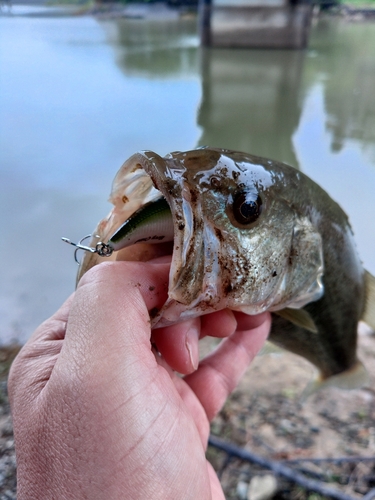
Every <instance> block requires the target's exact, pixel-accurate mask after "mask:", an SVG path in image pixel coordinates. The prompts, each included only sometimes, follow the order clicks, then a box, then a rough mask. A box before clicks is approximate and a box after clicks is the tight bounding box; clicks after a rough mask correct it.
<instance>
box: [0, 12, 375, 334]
mask: <svg viewBox="0 0 375 500" xmlns="http://www.w3.org/2000/svg"><path fill="white" fill-rule="evenodd" d="M17 9H18V10H17ZM27 13H29V14H30V11H27V8H25V7H22V9H21V7H18V8H17V7H13V9H12V11H11V15H8V13H5V14H6V15H4V16H3V17H0V67H1V71H0V89H1V90H0V151H1V153H0V162H1V166H0V204H1V220H2V228H3V243H2V245H1V249H0V252H1V259H0V262H1V264H0V265H1V271H0V275H1V283H2V286H1V290H0V342H3V343H6V342H9V341H10V340H14V339H17V340H19V341H24V340H25V339H27V337H28V336H29V335H30V333H31V332H32V330H33V329H34V328H35V326H36V325H38V324H39V323H40V322H41V321H42V320H43V319H45V318H46V317H47V316H48V315H50V314H51V313H52V312H53V311H54V310H55V309H56V308H57V307H58V306H59V305H60V304H61V302H62V301H63V300H64V299H65V298H66V297H67V296H68V295H69V294H70V293H71V292H72V291H73V289H74V280H75V272H76V265H75V263H74V260H73V251H72V247H69V246H68V245H64V244H63V243H62V242H61V240H60V238H61V236H67V237H69V238H71V239H73V240H78V239H80V238H81V237H82V236H84V235H85V234H87V233H89V232H90V231H91V230H92V229H93V227H94V226H95V224H96V222H97V221H98V220H99V219H100V218H102V217H103V216H104V215H105V214H106V213H107V212H108V211H109V209H110V205H109V204H108V202H107V201H106V200H107V197H108V194H109V191H110V185H111V181H112V178H113V176H114V174H115V172H116V171H117V169H118V168H119V167H120V165H121V164H122V162H123V161H124V160H125V159H126V158H127V157H129V156H130V155H131V154H132V153H134V152H135V151H137V150H138V149H152V150H155V151H156V152H158V153H159V154H166V153H168V152H169V151H173V150H186V149H191V148H194V147H195V146H197V145H211V146H216V147H225V148H233V149H239V150H243V151H247V152H251V153H254V154H258V155H262V156H267V157H270V158H274V159H278V160H281V161H285V162H287V163H289V164H291V165H293V166H295V167H298V168H300V169H301V170H302V171H304V172H305V173H307V174H308V175H310V176H311V177H312V178H313V179H314V180H316V181H317V182H319V183H320V184H321V185H322V186H323V187H324V188H325V189H327V191H328V192H329V193H330V194H331V195H332V197H333V198H334V199H335V200H337V201H338V202H339V203H340V204H341V205H342V206H343V208H344V209H345V210H346V212H347V213H348V214H349V216H350V218H351V220H352V225H353V228H354V231H355V234H356V240H357V244H358V247H359V252H360V255H361V258H362V260H363V261H364V263H365V266H366V267H367V268H368V269H369V270H370V271H371V272H372V273H375V253H374V248H375V229H374V225H375V224H374V216H375V94H374V88H375V24H370V23H368V24H367V23H361V24H359V23H358V24H357V23H352V24H349V23H344V22H341V21H339V20H332V19H322V20H320V21H319V22H315V24H314V26H313V30H312V36H311V39H310V45H309V49H308V50H306V51H259V50H223V49H214V50H208V49H205V50H201V49H200V48H199V41H198V37H197V34H196V23H195V20H194V19H185V20H181V19H180V20H178V19H169V20H160V19H159V20H139V19H134V20H124V19H122V20H97V19H95V18H93V17H89V16H72V17H69V16H67V17H53V16H47V15H45V11H43V12H39V11H38V8H37V7H34V8H33V12H31V14H32V15H26V14H27ZM17 14H22V15H17ZM38 14H43V15H38Z"/></svg>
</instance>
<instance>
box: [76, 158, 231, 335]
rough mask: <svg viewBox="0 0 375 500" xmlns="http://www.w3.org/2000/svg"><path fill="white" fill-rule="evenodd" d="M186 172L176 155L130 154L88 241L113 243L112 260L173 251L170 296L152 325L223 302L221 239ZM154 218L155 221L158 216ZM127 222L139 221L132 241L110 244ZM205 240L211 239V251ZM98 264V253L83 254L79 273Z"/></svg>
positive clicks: (148, 257)
mask: <svg viewBox="0 0 375 500" xmlns="http://www.w3.org/2000/svg"><path fill="white" fill-rule="evenodd" d="M172 155H173V156H172ZM185 174H186V166H185V163H184V161H183V159H182V161H178V160H176V157H175V154H171V155H168V156H167V157H165V158H162V157H161V156H159V155H157V154H156V153H154V152H152V151H142V152H138V153H136V154H134V155H133V156H132V157H130V158H129V159H128V160H127V161H126V162H125V163H124V164H123V165H122V167H121V168H120V170H119V171H118V173H117V174H116V176H115V178H114V181H113V184H112V191H111V195H110V198H109V201H110V202H111V203H113V205H114V207H113V209H112V211H111V213H110V214H109V216H108V217H107V218H106V219H104V220H103V221H101V222H100V223H99V225H98V227H97V229H96V231H95V236H94V238H93V239H92V240H91V244H92V245H93V246H95V244H96V243H97V242H98V241H99V240H101V241H102V242H105V243H108V244H110V245H112V246H115V248H114V252H113V255H112V256H111V259H112V260H142V261H147V260H151V259H153V258H155V257H160V256H162V255H171V268H170V274H169V286H168V299H167V302H166V303H165V305H164V306H163V308H162V309H161V311H160V312H159V314H157V315H156V317H155V318H152V326H153V327H162V326H167V325H170V324H174V323H176V322H178V321H183V320H185V319H188V318H190V317H196V316H198V315H202V314H205V313H208V312H212V311H215V310H218V309H222V308H223V307H225V306H224V305H223V304H221V302H222V294H220V293H218V292H219V291H220V289H221V288H220V286H219V285H220V284H219V274H220V273H219V264H218V262H217V255H218V253H219V252H218V250H219V246H220V242H219V241H218V239H217V236H216V235H215V234H214V231H213V228H212V227H210V225H209V224H208V225H207V224H205V223H204V221H203V215H202V210H201V206H200V202H199V199H198V198H199V197H198V196H196V192H194V190H193V188H192V187H191V182H188V179H187V178H186V175H185ZM163 202H164V209H163V210H164V211H163V214H164V215H162V217H164V219H165V220H164V222H165V224H164V225H163V224H161V225H160V224H159V226H158V229H157V231H159V232H155V224H154V223H153V221H152V218H153V217H154V208H155V207H157V206H158V205H160V204H163ZM168 208H169V210H168ZM147 211H148V215H149V216H148V218H147V217H146V219H142V217H140V215H139V214H141V216H143V215H144V213H145V212H147ZM140 219H142V223H141V224H139V221H140ZM154 219H155V220H154V222H155V223H157V224H158V220H157V219H158V217H154ZM128 221H133V222H134V221H135V225H136V226H137V229H136V231H135V232H133V234H132V239H131V241H130V240H129V244H126V246H125V247H121V244H120V246H116V245H113V240H116V242H117V240H118V236H119V234H120V232H121V228H122V227H123V226H124V223H125V224H126V223H128ZM159 222H160V221H159ZM160 231H161V232H160ZM164 233H167V234H164ZM205 241H210V248H209V250H208V249H207V245H205ZM155 243H157V244H155ZM120 247H121V248H120ZM90 259H91V260H92V263H90ZM93 259H96V261H95V262H94V261H93ZM99 259H101V258H99ZM97 263H98V257H97V256H94V257H93V256H92V254H91V255H85V256H84V259H83V264H82V265H81V270H80V272H79V275H82V274H83V273H84V272H86V271H87V270H88V268H89V267H92V265H95V264H97Z"/></svg>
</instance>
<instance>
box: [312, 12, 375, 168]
mask: <svg viewBox="0 0 375 500" xmlns="http://www.w3.org/2000/svg"><path fill="white" fill-rule="evenodd" d="M374 37H375V25H374V24H372V23H371V24H370V23H364V24H355V23H354V24H341V23H332V22H328V20H327V21H326V22H324V21H323V22H321V23H319V24H318V25H317V27H316V29H315V31H314V34H313V40H312V43H313V44H314V47H316V53H315V56H316V57H313V58H312V59H311V61H310V63H309V80H310V81H309V82H308V83H309V84H310V85H311V83H312V82H316V81H322V83H323V86H324V104H325V113H326V115H327V116H326V119H325V123H326V128H327V131H328V132H329V133H330V135H331V138H332V139H331V149H332V152H338V151H341V150H342V149H343V148H344V147H345V144H346V142H347V141H348V140H355V141H356V142H357V144H358V145H359V146H360V148H361V149H363V150H364V151H366V152H367V153H368V154H369V155H370V156H371V157H372V160H373V161H375V91H374V89H375V38H374Z"/></svg>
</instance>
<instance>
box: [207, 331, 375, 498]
mask: <svg viewBox="0 0 375 500" xmlns="http://www.w3.org/2000/svg"><path fill="white" fill-rule="evenodd" d="M359 357H360V359H361V360H362V361H363V363H364V364H365V366H366V368H367V370H368V372H369V384H368V387H365V388H363V389H361V390H354V391H343V390H339V389H335V388H327V389H324V390H321V391H318V392H317V393H315V394H313V395H312V396H310V397H309V398H308V399H307V400H306V401H305V402H303V403H302V402H301V394H302V392H303V390H304V388H305V387H306V385H307V384H308V383H309V382H310V381H311V379H312V377H313V373H314V372H313V369H312V367H311V365H310V364H309V363H308V362H307V361H305V360H304V359H302V358H300V357H298V356H294V355H293V354H290V353H287V352H280V353H273V354H265V355H260V356H258V357H257V358H256V359H255V361H254V362H253V365H252V366H251V367H250V369H249V370H248V372H247V373H246V375H245V377H244V379H243V380H242V382H241V383H240V385H239V387H238V388H237V389H236V391H235V392H234V393H233V394H232V396H231V397H230V399H229V400H228V401H227V403H226V405H225V407H224V408H223V410H222V411H221V413H220V414H219V415H218V416H217V418H216V419H215V420H214V421H213V423H212V428H211V430H212V434H214V435H217V436H219V437H220V438H223V439H225V440H226V441H230V442H232V443H235V444H237V445H238V446H240V447H244V448H245V449H248V450H251V452H252V453H256V454H258V455H260V456H263V457H266V458H268V459H271V460H281V461H283V463H287V462H284V461H291V460H297V461H298V462H297V466H298V468H299V470H301V468H302V469H304V470H303V472H306V470H307V472H308V473H307V476H306V477H310V478H311V477H312V478H315V479H317V480H323V481H324V482H325V481H328V484H329V485H330V486H332V487H335V488H337V489H338V490H339V492H342V493H343V494H346V495H350V496H352V497H353V498H361V497H362V495H365V494H368V492H369V491H370V490H372V488H375V390H374V389H375V335H374V334H373V333H371V332H370V331H369V330H368V329H367V327H366V326H365V325H361V328H360V335H359ZM208 456H209V459H210V461H211V463H212V464H213V465H214V467H215V469H216V470H217V472H218V473H219V475H220V479H221V482H222V484H223V486H224V489H225V493H226V498H227V499H241V498H246V496H242V495H241V491H242V490H244V487H245V485H246V484H248V483H249V482H250V480H251V478H252V477H254V476H257V475H259V474H260V475H264V474H265V473H266V472H267V471H266V470H265V469H264V468H263V469H259V467H256V466H254V465H251V464H250V463H246V462H244V461H240V460H237V459H233V460H231V461H230V462H229V464H228V456H227V454H226V453H224V452H221V451H218V450H217V449H215V448H213V447H210V448H209V452H208ZM342 457H349V458H350V457H352V459H353V461H352V462H348V461H347V460H348V459H347V458H346V460H344V461H343V462H342V463H340V464H335V463H334V462H331V461H329V462H326V461H324V462H322V463H319V462H318V463H316V460H315V459H321V458H342ZM360 457H370V458H372V459H371V460H365V459H364V460H360V459H359V458H360ZM310 459H313V462H310V461H309V460H310ZM293 465H296V464H293ZM267 473H268V474H269V471H268V472H267ZM316 497H318V498H320V497H319V496H317V495H315V494H313V492H311V491H304V490H303V489H301V488H300V487H298V486H293V485H292V484H291V483H288V482H285V481H284V480H282V479H281V480H280V479H278V484H277V491H275V492H274V495H273V498H291V499H296V500H297V499H303V498H308V499H309V500H312V499H313V498H316ZM252 498H254V497H252ZM372 498H375V490H374V495H373V497H372ZM366 500H367V499H366Z"/></svg>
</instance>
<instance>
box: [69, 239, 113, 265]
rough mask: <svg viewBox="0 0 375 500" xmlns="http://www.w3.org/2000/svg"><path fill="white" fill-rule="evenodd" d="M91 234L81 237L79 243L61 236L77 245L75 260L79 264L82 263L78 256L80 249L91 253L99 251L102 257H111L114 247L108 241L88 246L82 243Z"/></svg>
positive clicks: (71, 243)
mask: <svg viewBox="0 0 375 500" xmlns="http://www.w3.org/2000/svg"><path fill="white" fill-rule="evenodd" d="M91 236H92V235H91V234H88V235H87V236H85V237H84V238H82V239H80V240H79V242H78V243H73V241H71V240H70V239H69V238H61V239H62V240H63V241H64V242H65V243H69V244H70V245H73V246H74V247H76V250H75V252H74V260H75V261H76V262H77V264H78V265H80V261H79V260H78V258H77V253H78V250H84V251H85V252H90V253H97V254H98V255H99V256H100V257H109V256H110V255H112V253H113V251H114V248H113V247H112V246H111V245H108V244H107V243H103V242H102V241H99V243H97V244H96V245H95V247H88V246H86V245H82V242H83V241H85V240H87V238H91Z"/></svg>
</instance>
